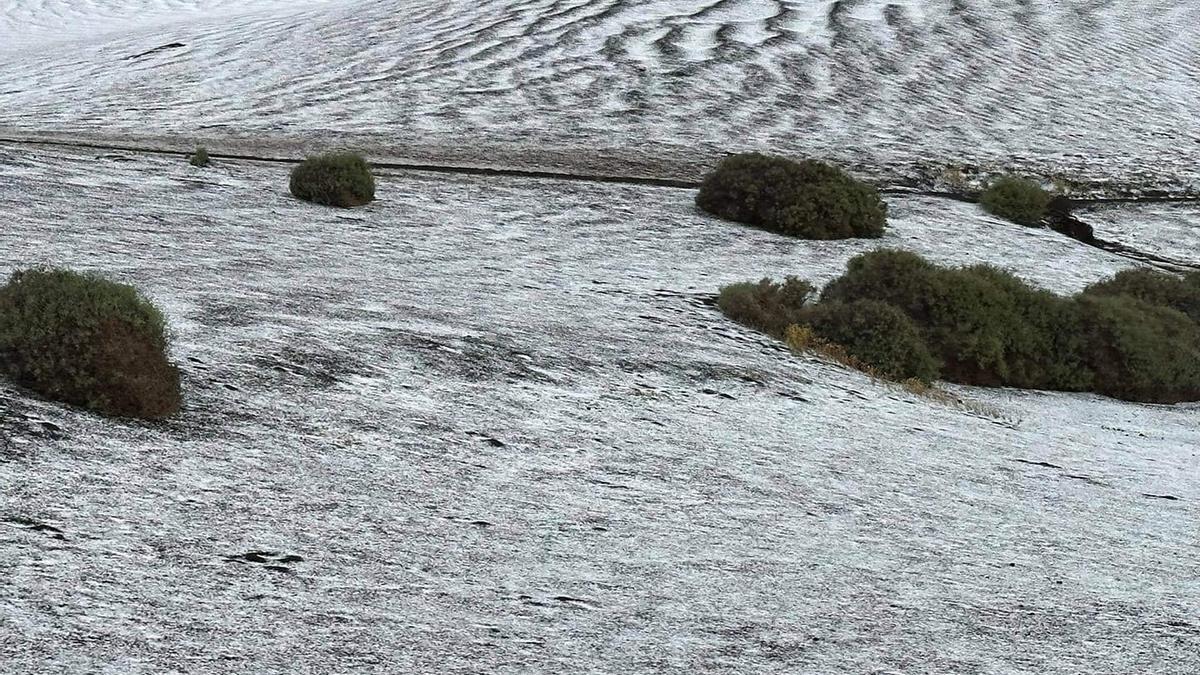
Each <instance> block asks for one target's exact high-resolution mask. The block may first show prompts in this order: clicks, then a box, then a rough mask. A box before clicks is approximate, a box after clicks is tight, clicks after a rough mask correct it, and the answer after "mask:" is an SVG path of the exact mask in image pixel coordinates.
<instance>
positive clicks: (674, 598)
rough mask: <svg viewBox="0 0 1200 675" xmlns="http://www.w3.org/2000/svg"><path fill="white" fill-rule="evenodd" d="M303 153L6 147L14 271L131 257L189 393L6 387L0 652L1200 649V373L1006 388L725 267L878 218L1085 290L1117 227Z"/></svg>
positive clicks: (809, 251)
mask: <svg viewBox="0 0 1200 675" xmlns="http://www.w3.org/2000/svg"><path fill="white" fill-rule="evenodd" d="M286 172H287V167H286V166H280V165H232V164H221V163H218V164H217V165H216V166H215V167H214V168H212V169H210V170H206V171H200V170H196V169H192V168H190V167H188V166H187V165H186V164H184V163H183V161H182V160H179V159H170V158H146V157H140V156H129V157H122V156H120V155H117V156H102V157H100V158H96V157H94V156H92V155H84V154H78V155H64V154H59V153H50V152H37V151H31V150H29V149H28V148H24V149H13V148H2V147H0V212H3V213H4V214H5V215H6V220H5V223H6V224H5V227H4V228H0V273H7V272H8V271H9V270H11V269H13V268H15V267H18V266H24V265H27V264H30V263H33V262H39V261H40V262H55V263H60V264H68V265H71V266H75V267H79V268H85V269H97V270H104V271H106V272H110V273H114V274H116V275H117V276H119V277H120V278H123V279H126V280H129V281H133V282H136V283H137V284H139V285H140V286H142V287H143V288H144V289H145V290H146V291H147V292H148V293H149V294H151V295H152V296H153V297H154V298H155V299H156V300H157V301H158V302H160V303H161V304H162V305H163V306H164V307H165V308H166V311H167V313H168V314H169V316H170V319H171V322H172V325H173V326H174V328H175V330H176V333H177V338H176V342H175V346H174V356H175V357H176V359H177V360H178V361H179V363H180V364H181V367H182V368H183V371H184V374H185V378H186V386H187V393H188V406H187V409H186V410H185V412H184V413H183V414H182V416H181V417H180V418H178V419H176V420H174V421H172V422H170V423H168V424H166V425H163V426H143V425H138V424H126V423H117V422H112V421H107V420H102V419H99V418H96V417H93V416H90V415H85V414H81V413H78V412H76V411H71V410H64V409H63V408H61V407H59V406H57V405H53V404H50V403H45V402H40V401H36V400H34V399H31V398H30V397H27V396H26V395H24V394H23V393H21V392H19V391H17V390H15V389H13V388H12V387H10V386H8V385H0V485H3V486H4V489H3V490H0V589H2V592H0V672H14V673H34V674H40V673H52V672H64V671H67V672H96V671H102V670H106V669H107V670H109V671H114V672H123V673H163V672H181V673H227V672H229V671H230V670H231V669H233V668H235V667H236V668H237V669H241V670H247V671H257V672H311V673H342V672H345V673H349V672H355V673H359V672H380V673H431V672H436V673H478V672H488V673H530V672H545V673H561V672H613V673H617V672H620V673H695V672H705V673H710V672H711V673H735V672H736V673H745V672H755V673H808V672H813V673H817V672H820V673H824V672H831V673H833V672H837V673H842V672H903V673H950V672H953V673H1016V672H1028V673H1039V674H1047V673H1077V672H1102V673H1148V672H1154V673H1178V674H1180V675H1185V674H1189V675H1190V674H1191V673H1195V672H1197V671H1198V670H1200V656H1198V655H1200V650H1198V649H1196V646H1197V643H1198V642H1200V622H1197V619H1196V617H1197V616H1200V592H1198V589H1197V586H1196V579H1197V578H1200V545H1198V544H1197V539H1196V537H1195V524H1196V516H1197V512H1196V504H1197V503H1198V502H1200V457H1198V455H1197V450H1196V448H1197V447H1200V425H1198V424H1197V423H1196V421H1197V412H1198V409H1197V407H1196V406H1174V407H1165V406H1147V405H1132V404H1127V403H1120V402H1116V401H1112V400H1108V399H1104V398H1100V397H1095V396H1083V395H1063V394H1049V393H1030V392H1015V391H989V390H979V389H970V390H964V393H965V394H967V395H969V396H971V397H973V398H978V399H983V400H985V401H986V402H988V403H990V404H991V405H994V406H996V407H998V408H999V409H1000V410H1001V411H1003V412H1004V413H1005V414H1006V415H1007V416H1009V417H1012V418H1014V419H1017V420H1020V422H1019V424H1016V425H1012V424H1004V423H998V422H996V421H994V420H990V419H985V418H981V417H976V416H972V415H968V414H966V413H963V412H958V411H955V410H952V409H949V408H946V407H942V406H939V405H935V404H932V403H930V402H928V401H926V400H924V399H920V398H915V397H913V396H910V395H908V394H906V393H902V392H897V391H893V390H891V389H886V388H881V387H879V386H876V385H873V384H872V383H871V382H869V381H868V380H866V379H865V378H864V377H862V376H861V375H859V374H857V373H854V372H847V371H845V370H843V369H840V368H835V367H832V366H829V365H827V364H824V363H822V362H819V361H817V360H814V359H811V358H797V357H794V356H791V355H789V354H787V353H786V352H785V351H783V350H782V349H780V348H779V347H778V346H777V345H776V344H774V343H772V342H771V341H770V340H768V339H766V338H763V337H761V336H759V335H756V334H755V333H753V332H750V331H747V330H744V329H742V328H740V327H738V326H737V325H734V324H732V323H731V322H729V321H728V320H726V319H725V318H723V317H722V316H721V315H720V314H719V313H718V312H717V311H716V310H714V309H713V308H711V307H709V306H708V305H706V304H705V303H704V300H705V299H706V298H707V297H708V296H710V295H711V294H712V293H713V292H714V291H715V289H716V288H717V287H718V286H719V285H721V284H725V283H729V282H732V281H738V280H742V279H746V278H755V277H758V276H761V275H763V274H770V275H774V276H779V275H782V274H785V273H793V274H799V275H801V276H807V277H811V278H814V279H817V280H826V279H828V278H830V277H832V276H833V275H835V274H836V273H837V272H838V271H839V270H840V269H841V268H842V266H843V265H844V263H845V261H846V259H847V258H848V257H849V256H851V255H852V254H854V253H855V252H859V251H862V250H866V249H868V248H870V247H873V246H878V245H881V244H895V243H906V244H911V245H912V246H914V247H916V248H917V250H919V251H921V252H922V253H925V254H927V255H929V256H931V257H933V258H935V259H937V260H939V261H943V262H973V261H976V260H986V261H990V262H993V263H998V264H1003V265H1013V266H1015V268H1016V269H1017V270H1018V271H1019V272H1021V273H1022V274H1029V275H1032V276H1034V277H1035V278H1036V279H1037V280H1038V281H1039V283H1041V284H1043V285H1046V286H1047V287H1050V288H1055V289H1057V290H1061V291H1069V290H1074V289H1077V288H1079V287H1081V286H1082V285H1083V284H1086V283H1088V282H1089V281H1091V280H1094V279H1096V278H1099V277H1101V276H1104V275H1107V274H1110V273H1112V272H1113V271H1115V270H1117V269H1120V268H1122V267H1123V266H1124V265H1125V262H1124V261H1123V260H1121V259H1119V258H1115V257H1112V256H1110V255H1108V254H1105V253H1102V252H1099V251H1096V250H1094V249H1090V248H1086V247H1083V246H1081V245H1079V244H1076V243H1074V242H1072V241H1070V240H1067V239H1064V238H1060V237H1058V236H1057V235H1053V234H1050V233H1045V232H1038V231H1032V230H1027V229H1024V228H1020V227H1017V226H1013V225H1006V224H1004V223H1002V222H999V221H996V220H994V219H991V218H988V217H986V216H983V215H980V214H979V213H978V212H977V210H976V209H975V208H974V207H971V206H969V205H964V204H958V203H953V202H940V201H935V200H929V199H896V200H893V201H892V213H893V218H892V226H893V229H892V234H891V235H889V237H888V238H887V239H885V240H883V241H882V242H826V243H819V242H817V243H814V242H802V241H794V240H789V239H786V238H783V237H778V236H774V235H771V234H768V233H765V232H761V231H758V230H754V229H750V228H745V227H741V226H738V225H735V224H731V223H725V222H722V221H718V220H715V219H712V218H708V217H705V216H703V215H700V214H698V213H697V212H696V211H695V209H694V207H693V206H692V198H693V194H692V193H691V192H690V191H685V190H670V189H650V188H638V187H627V186H617V185H589V184H582V183H568V182H558V181H532V180H495V179H482V178H453V177H447V176H431V175H423V174H411V173H410V174H402V175H384V176H381V177H380V181H379V183H380V186H379V197H380V200H379V201H377V202H376V203H374V204H372V205H370V206H368V207H365V208H362V209H355V210H352V211H343V210H334V209H327V208H321V207H316V206H312V205H308V204H303V203H300V202H297V201H295V200H293V199H291V198H290V197H288V196H287V194H286V191H285V186H286ZM964 251H970V253H969V254H964V253H963V252H964ZM1016 460H1026V461H1029V462H1045V463H1048V464H1050V465H1053V466H1043V465H1037V464H1028V463H1023V462H1020V461H1016ZM1146 494H1153V495H1166V496H1172V497H1176V498H1178V499H1177V500H1167V499H1161V498H1152V497H1147V496H1145V495H1146ZM30 523H34V524H41V525H48V526H52V527H55V528H57V529H59V530H61V535H62V537H63V538H62V539H58V538H56V537H55V536H54V534H55V533H54V532H53V531H50V530H46V529H44V528H43V529H41V530H38V529H35V526H34V525H31V524H30ZM256 550H257V551H271V552H275V553H277V554H278V555H277V556H275V558H274V559H278V558H281V557H283V556H285V555H299V556H302V557H303V560H302V561H293V562H289V563H287V564H286V565H285V567H286V568H287V571H277V570H272V569H269V568H267V567H266V566H265V565H264V564H259V563H250V562H245V563H238V562H230V561H228V560H227V559H226V556H236V555H242V554H245V553H247V552H249V551H256Z"/></svg>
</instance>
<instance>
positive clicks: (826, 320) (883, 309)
mask: <svg viewBox="0 0 1200 675" xmlns="http://www.w3.org/2000/svg"><path fill="white" fill-rule="evenodd" d="M804 318H805V321H806V322H807V324H808V325H809V326H810V327H811V328H812V330H813V332H814V333H816V334H817V336H818V337H820V338H821V339H823V340H826V341H828V342H832V343H834V344H837V345H840V346H841V347H842V348H844V349H845V350H846V352H847V353H848V354H850V356H853V357H854V358H855V359H858V360H859V361H861V362H863V363H865V364H867V365H869V366H871V367H872V368H874V369H875V370H876V371H877V372H878V373H879V374H880V375H881V376H883V377H886V378H888V379H893V380H907V379H917V380H921V381H922V382H929V381H931V380H933V379H935V378H937V375H938V362H937V359H935V358H934V357H933V354H931V353H930V352H929V347H928V346H927V345H926V344H925V340H924V338H922V337H921V334H920V331H919V330H918V329H917V326H916V324H914V323H913V322H912V319H910V318H908V315H907V314H905V313H904V312H902V311H900V310H899V309H897V308H896V307H893V306H892V305H889V304H887V303H883V302H879V301H876V300H856V301H854V302H846V303H842V302H834V303H828V304H819V305H815V306H813V307H811V308H810V309H809V310H808V311H807V312H805V317H804Z"/></svg>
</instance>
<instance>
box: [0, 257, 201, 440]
mask: <svg viewBox="0 0 1200 675" xmlns="http://www.w3.org/2000/svg"><path fill="white" fill-rule="evenodd" d="M0 367H2V368H3V370H4V371H5V372H6V373H7V374H8V375H9V376H10V377H12V378H13V380H15V381H16V382H17V383H18V384H21V385H23V386H26V387H29V388H30V389H33V390H34V391H37V392H39V393H41V394H43V395H45V396H47V397H49V398H53V399H57V400H60V401H64V402H66V403H70V404H73V405H79V406H83V407H86V408H90V409H92V410H96V411H98V412H101V413H104V414H108V415H116V416H122V417H142V418H160V417H165V416H167V415H170V414H172V413H174V412H176V411H178V410H179V406H180V398H181V394H180V386H179V372H178V370H177V369H176V368H175V367H174V366H173V365H171V363H170V362H169V361H168V359H167V335H166V323H165V320H164V319H163V315H162V313H161V312H159V311H158V309H156V308H155V307H154V305H152V304H151V303H150V301H149V300H147V299H146V298H145V297H143V296H142V295H141V294H140V293H138V291H137V290H136V289H134V288H133V287H132V286H127V285H124V284H119V283H115V282H112V281H108V280H106V279H103V278H101V277H99V276H95V275H92V274H79V273H76V272H72V271H69V270H59V269H32V270H26V271H18V272H14V273H13V275H12V277H11V278H10V280H9V282H8V284H7V285H5V286H3V287H0Z"/></svg>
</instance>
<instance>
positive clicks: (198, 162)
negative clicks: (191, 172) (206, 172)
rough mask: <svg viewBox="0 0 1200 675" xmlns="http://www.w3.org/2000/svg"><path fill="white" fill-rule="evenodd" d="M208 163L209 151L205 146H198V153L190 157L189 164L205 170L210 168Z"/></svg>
mask: <svg viewBox="0 0 1200 675" xmlns="http://www.w3.org/2000/svg"><path fill="white" fill-rule="evenodd" d="M208 163H209V159H208V149H207V148H205V147H204V146H203V145H198V146H196V151H195V152H193V153H192V156H191V157H188V164H191V165H192V166H195V167H200V168H204V167H206V166H208Z"/></svg>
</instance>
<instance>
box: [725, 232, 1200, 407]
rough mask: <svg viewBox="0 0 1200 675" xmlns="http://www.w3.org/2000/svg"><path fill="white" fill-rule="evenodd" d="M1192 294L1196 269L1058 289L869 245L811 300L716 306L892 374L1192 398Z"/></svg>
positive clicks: (1195, 329)
mask: <svg viewBox="0 0 1200 675" xmlns="http://www.w3.org/2000/svg"><path fill="white" fill-rule="evenodd" d="M794 283H803V282H800V281H799V280H796V281H795V282H794ZM757 287H758V288H763V289H768V288H772V287H773V286H772V282H770V280H764V281H762V282H760V283H759V284H758V286H757ZM731 288H732V287H731ZM1198 293H1200V275H1192V276H1188V277H1185V278H1182V279H1181V278H1178V277H1175V276H1172V275H1168V274H1165V273H1161V272H1155V271H1151V270H1136V271H1129V272H1122V273H1121V274H1118V275H1116V276H1115V277H1113V278H1112V279H1109V280H1106V281H1103V282H1100V283H1097V284H1094V285H1092V286H1090V287H1089V288H1087V289H1086V290H1085V291H1084V292H1082V293H1080V294H1078V295H1076V296H1073V297H1064V296H1059V295H1056V294H1054V293H1050V292H1048V291H1044V290H1041V289H1037V288H1034V287H1033V286H1031V285H1029V284H1027V283H1026V282H1024V281H1022V280H1021V279H1019V278H1017V277H1016V276H1014V275H1012V274H1011V273H1009V272H1006V271H1004V270H1001V269H998V268H995V267H991V266H987V265H975V266H969V267H941V266H937V265H933V264H931V263H929V262H928V261H926V260H924V259H923V258H921V257H920V256H917V255H915V254H913V253H908V252H904V251H895V250H880V251H875V252H872V253H866V254H863V255H860V256H857V257H855V258H853V259H851V260H850V262H849V264H848V265H847V268H846V272H845V274H843V275H842V276H841V277H839V278H838V279H836V280H834V281H833V282H831V283H830V284H829V285H828V286H826V287H825V289H824V291H823V292H822V293H821V295H820V301H819V302H818V303H815V304H812V303H805V304H802V305H801V306H795V305H789V306H787V307H786V312H780V313H778V314H775V315H771V310H772V305H771V304H770V303H760V304H759V305H758V306H757V310H756V313H754V314H753V315H749V314H747V313H745V312H743V313H742V314H740V315H739V314H737V313H733V312H729V311H727V314H729V316H731V317H732V318H734V319H735V320H738V321H741V322H743V323H746V324H747V325H751V326H754V327H758V328H760V329H761V328H762V327H763V326H769V327H770V328H771V330H770V331H769V332H771V333H772V334H777V333H778V328H777V326H778V325H779V324H781V323H789V324H797V325H804V326H808V327H810V328H811V329H812V331H813V332H814V333H816V334H817V335H818V336H820V337H821V338H823V339H825V340H828V341H830V342H834V343H837V344H839V345H842V346H843V347H844V348H845V349H846V351H847V352H848V353H849V354H850V355H852V356H853V357H855V358H856V359H858V360H860V361H862V362H863V363H866V364H867V365H869V366H871V367H872V368H873V369H874V370H876V371H878V372H879V373H881V374H883V375H885V376H888V377H892V378H895V379H903V378H915V379H919V380H929V379H935V378H941V379H947V380H951V381H954V382H959V383H962V384H972V385H980V386H1013V387H1020V388H1025V389H1048V390H1059V391H1094V392H1097V393H1101V394H1105V395H1108V396H1112V397H1115V398H1120V399H1125V400H1132V401H1145V402H1158V403H1176V402H1180V401H1191V400H1200V318H1198V314H1197V313H1196V312H1197V310H1198V309H1200V304H1197V303H1196V300H1197V298H1198V297H1200V295H1198ZM722 309H726V305H722ZM746 316H752V320H747V319H746V318H745V317H746ZM784 330H785V331H786V327H785V328H784Z"/></svg>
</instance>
